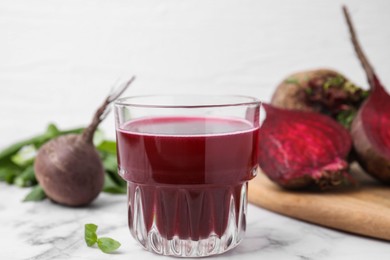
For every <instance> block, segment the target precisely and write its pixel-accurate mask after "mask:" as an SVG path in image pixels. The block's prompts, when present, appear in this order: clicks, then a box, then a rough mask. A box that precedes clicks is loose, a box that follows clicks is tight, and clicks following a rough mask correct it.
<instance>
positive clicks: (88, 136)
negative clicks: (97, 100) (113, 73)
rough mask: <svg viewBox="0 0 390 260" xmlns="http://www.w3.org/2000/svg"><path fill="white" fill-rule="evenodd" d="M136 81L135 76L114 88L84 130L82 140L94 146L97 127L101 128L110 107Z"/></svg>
mask: <svg viewBox="0 0 390 260" xmlns="http://www.w3.org/2000/svg"><path fill="white" fill-rule="evenodd" d="M134 80H135V77H134V76H133V77H132V78H131V79H129V80H127V81H126V82H124V83H122V84H120V85H119V86H118V87H117V88H114V89H113V91H111V93H110V94H109V95H108V97H106V99H105V100H104V102H103V104H101V105H100V107H99V108H98V109H97V110H96V112H95V114H94V116H93V118H92V122H91V123H90V124H89V126H88V127H87V128H85V129H84V131H83V133H82V137H81V138H82V140H84V141H85V142H87V143H90V144H92V140H93V135H94V133H95V131H96V129H97V127H98V126H99V124H100V122H102V121H103V120H104V118H106V116H107V115H108V112H109V105H110V104H111V103H112V102H113V101H115V100H116V99H117V98H119V97H120V96H121V95H122V94H123V92H125V90H126V89H127V88H128V87H129V86H130V85H131V83H132V82H133V81H134Z"/></svg>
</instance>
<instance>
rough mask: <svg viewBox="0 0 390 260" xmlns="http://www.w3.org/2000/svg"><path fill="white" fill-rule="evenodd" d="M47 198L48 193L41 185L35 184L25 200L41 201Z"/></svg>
mask: <svg viewBox="0 0 390 260" xmlns="http://www.w3.org/2000/svg"><path fill="white" fill-rule="evenodd" d="M45 198H46V194H45V192H44V190H43V189H42V187H41V186H40V185H37V186H35V187H34V188H33V189H32V190H31V191H30V193H29V194H27V196H26V197H25V198H24V200H23V201H41V200H44V199H45Z"/></svg>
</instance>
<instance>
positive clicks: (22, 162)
mask: <svg viewBox="0 0 390 260" xmlns="http://www.w3.org/2000/svg"><path fill="white" fill-rule="evenodd" d="M36 154H37V149H36V148H35V146H34V145H32V144H30V145H26V146H23V147H22V148H21V149H20V150H19V151H18V152H17V153H16V154H15V155H13V156H12V157H11V161H12V162H13V163H15V164H16V165H19V166H26V165H28V164H31V163H32V162H33V161H34V158H35V156H36Z"/></svg>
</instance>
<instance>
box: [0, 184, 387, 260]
mask: <svg viewBox="0 0 390 260" xmlns="http://www.w3.org/2000/svg"><path fill="white" fill-rule="evenodd" d="M27 192H28V189H20V188H16V187H12V186H9V185H6V184H4V183H0V198H5V199H1V200H0V223H1V226H0V234H1V235H0V245H2V246H1V250H0V259H2V260H3V259H4V260H14V259H15V260H48V259H56V260H57V259H85V260H88V259H90V260H92V259H93V260H96V259H97V260H99V259H107V258H108V255H106V254H104V253H102V252H100V251H99V250H98V249H96V248H89V247H87V246H86V245H85V242H84V224H86V223H95V224H97V225H98V226H99V229H98V234H99V235H100V236H109V237H112V238H115V239H117V240H118V241H120V242H121V243H122V247H121V248H120V249H119V250H118V251H117V252H115V253H113V254H111V255H110V256H109V258H110V259H118V260H122V259H148V260H153V259H164V258H165V259H167V257H162V256H158V255H155V254H153V253H150V252H147V251H145V250H143V249H142V248H141V247H140V246H139V245H138V244H137V243H136V242H135V240H134V239H133V238H132V237H131V236H130V233H129V231H128V228H127V208H126V205H127V201H126V196H124V195H116V196H113V195H107V194H101V195H100V196H99V198H98V199H97V200H96V201H95V202H94V203H93V204H92V205H91V206H90V207H88V208H67V207H63V206H60V205H57V204H55V203H53V202H51V201H49V200H45V201H43V202H29V203H22V202H21V200H22V198H23V197H24V195H25V194H26V193H27ZM389 255H390V245H389V244H388V243H387V242H384V241H379V240H374V239H369V238H364V237H359V236H354V235H350V234H346V233H343V232H338V231H335V230H331V229H327V228H322V227H319V226H315V225H312V224H309V223H305V222H301V221H297V220H294V219H291V218H288V217H284V216H281V215H278V214H274V213H272V212H269V211H266V210H263V209H261V208H258V207H255V206H253V205H249V207H248V221H247V233H246V236H245V238H244V240H243V241H242V243H241V244H240V245H239V246H238V247H236V248H235V249H233V250H231V251H229V252H227V253H225V254H222V255H219V256H213V257H210V259H220V260H223V259H242V258H245V259H253V260H254V259H256V260H257V259H297V260H311V259H313V260H314V259H319V260H322V259H332V260H333V259H370V258H373V259H388V256H389Z"/></svg>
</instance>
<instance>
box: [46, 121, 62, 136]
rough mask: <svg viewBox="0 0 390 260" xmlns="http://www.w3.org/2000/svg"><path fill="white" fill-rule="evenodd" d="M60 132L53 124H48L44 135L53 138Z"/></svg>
mask: <svg viewBox="0 0 390 260" xmlns="http://www.w3.org/2000/svg"><path fill="white" fill-rule="evenodd" d="M59 133H60V130H59V129H58V127H57V126H56V125H55V124H49V125H48V126H47V128H46V131H45V135H46V136H47V137H48V138H53V137H55V136H57V135H58V134H59Z"/></svg>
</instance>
